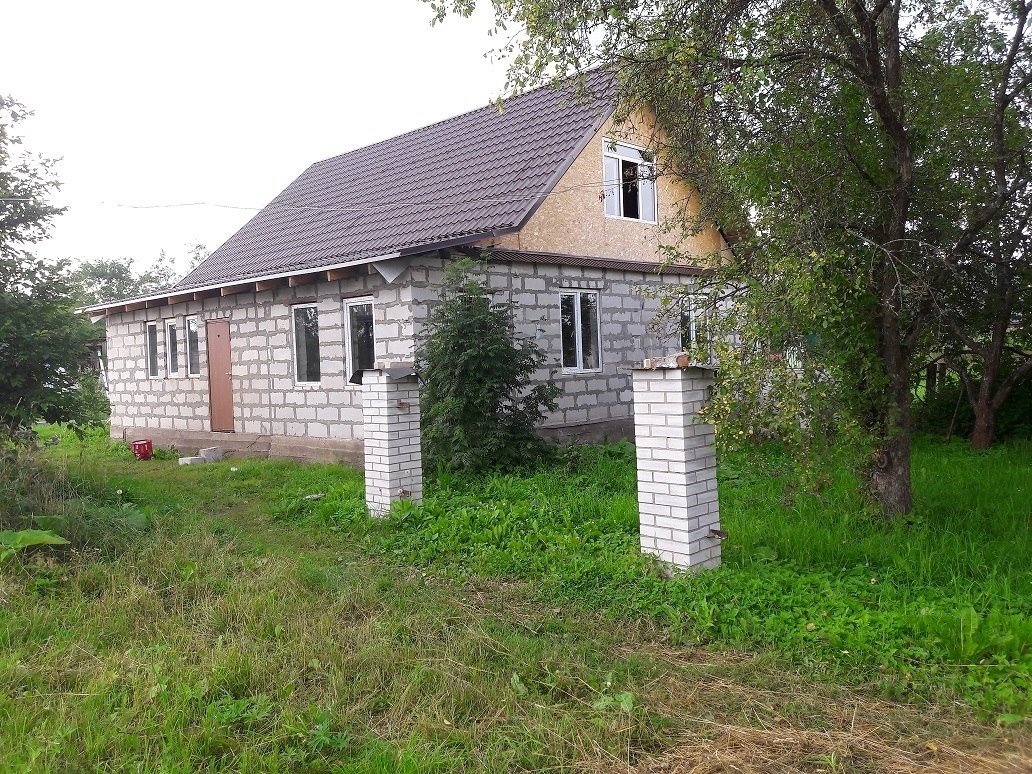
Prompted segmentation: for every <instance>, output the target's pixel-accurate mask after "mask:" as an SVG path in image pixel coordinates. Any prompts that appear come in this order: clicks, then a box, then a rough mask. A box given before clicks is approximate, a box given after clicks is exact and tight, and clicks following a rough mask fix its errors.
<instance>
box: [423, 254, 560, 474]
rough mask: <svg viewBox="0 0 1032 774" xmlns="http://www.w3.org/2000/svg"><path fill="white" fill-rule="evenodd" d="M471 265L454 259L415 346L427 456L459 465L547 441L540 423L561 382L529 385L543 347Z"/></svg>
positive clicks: (499, 463) (496, 459)
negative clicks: (493, 296)
mask: <svg viewBox="0 0 1032 774" xmlns="http://www.w3.org/2000/svg"><path fill="white" fill-rule="evenodd" d="M470 267H471V264H470V263H469V262H460V263H456V264H452V265H451V266H450V267H449V269H448V272H447V275H446V278H445V282H444V285H443V286H442V288H441V301H440V303H439V304H437V306H435V307H434V308H433V309H432V310H431V312H430V316H429V319H428V321H427V326H426V332H425V333H424V334H423V336H422V337H421V338H420V342H419V345H418V347H417V349H416V369H417V371H418V372H419V373H420V375H421V377H422V379H423V390H422V397H421V407H422V413H423V451H424V456H425V458H426V460H427V462H428V464H429V465H430V466H431V467H439V468H446V469H451V470H462V471H477V470H485V469H490V468H503V467H511V466H513V465H521V464H525V463H526V462H527V461H529V460H532V459H534V458H536V457H538V456H540V455H541V453H542V451H543V450H544V449H545V442H544V440H543V439H542V438H541V437H540V436H539V435H538V433H537V429H536V428H537V425H538V423H540V422H541V420H542V419H543V418H544V416H545V411H553V410H555V408H556V401H555V398H556V396H557V395H558V393H559V389H558V387H556V386H555V384H554V383H552V382H551V381H550V380H549V381H545V382H542V383H539V384H536V385H534V386H533V387H531V386H530V380H531V378H532V377H533V375H534V373H535V372H536V371H538V370H539V369H541V368H542V367H543V366H544V364H545V359H546V358H545V353H544V351H543V350H542V349H541V348H540V347H539V346H537V344H536V343H535V342H534V340H533V339H530V338H527V337H524V336H520V335H519V334H517V333H516V329H515V324H514V322H513V313H514V310H515V306H516V305H515V304H514V303H513V302H512V301H501V302H498V301H492V300H491V299H490V298H489V297H488V294H487V293H488V291H487V288H486V286H485V285H484V284H483V283H482V282H480V281H478V280H476V279H474V278H472V277H471V276H470V274H469V271H470Z"/></svg>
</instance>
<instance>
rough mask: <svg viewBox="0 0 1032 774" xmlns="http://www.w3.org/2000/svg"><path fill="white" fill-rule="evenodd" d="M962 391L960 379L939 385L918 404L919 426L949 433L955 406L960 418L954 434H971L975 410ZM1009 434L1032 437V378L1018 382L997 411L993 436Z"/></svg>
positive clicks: (915, 409) (1004, 438) (916, 419)
mask: <svg viewBox="0 0 1032 774" xmlns="http://www.w3.org/2000/svg"><path fill="white" fill-rule="evenodd" d="M963 391H964V387H963V385H961V384H960V382H959V381H955V380H954V381H949V382H947V383H945V384H942V385H940V386H939V389H938V390H937V391H936V392H935V393H934V394H933V395H931V396H929V397H928V398H926V399H925V400H924V401H922V402H919V403H917V404H916V405H915V407H914V422H915V425H916V427H917V428H918V429H919V430H923V431H925V432H928V433H933V434H935V435H946V433H947V432H948V431H949V428H950V422H951V420H952V419H953V412H954V410H956V412H957V422H956V426H955V427H954V428H953V434H954V435H955V436H958V437H960V438H970V437H971V431H972V430H973V429H974V426H975V414H974V412H973V411H972V410H971V402H970V401H969V400H968V398H967V395H966V394H963V395H962V394H961V393H962V392H963ZM958 398H959V399H960V405H959V406H958V405H957V399H958ZM1008 438H1032V381H1026V382H1023V383H1022V384H1019V385H1017V386H1016V387H1015V388H1014V389H1013V390H1012V391H1011V393H1010V395H1008V396H1007V400H1005V401H1004V402H1003V405H1002V406H1000V410H999V411H998V412H997V414H996V426H995V428H994V432H993V440H994V441H1003V440H1006V439H1008Z"/></svg>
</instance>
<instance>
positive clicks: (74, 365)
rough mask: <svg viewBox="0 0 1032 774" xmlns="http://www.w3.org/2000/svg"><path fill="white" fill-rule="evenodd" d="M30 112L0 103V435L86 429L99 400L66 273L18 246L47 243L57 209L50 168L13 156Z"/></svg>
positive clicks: (88, 331) (99, 409)
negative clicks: (67, 424) (55, 426)
mask: <svg viewBox="0 0 1032 774" xmlns="http://www.w3.org/2000/svg"><path fill="white" fill-rule="evenodd" d="M27 115H29V113H28V112H27V111H26V110H25V108H24V107H23V106H22V105H21V104H19V103H17V102H15V101H13V100H12V99H10V98H2V97H0V433H4V434H8V435H9V434H11V433H12V432H13V431H15V430H17V429H19V428H22V427H27V426H30V425H31V424H32V422H34V421H36V420H38V419H44V420H47V421H51V422H64V421H71V422H78V423H89V422H92V421H95V420H96V419H98V418H100V417H101V416H102V415H103V403H104V399H103V396H102V395H100V393H99V392H98V390H97V389H96V384H95V382H91V375H90V374H89V372H88V369H87V368H86V364H87V354H88V344H89V342H90V340H91V339H92V338H93V336H94V333H93V329H92V327H91V326H90V325H89V324H88V323H87V322H86V321H85V320H83V319H81V318H80V317H78V316H77V315H76V314H75V313H74V310H73V308H72V293H71V286H70V285H69V283H68V277H67V274H66V266H65V265H64V264H62V263H54V262H48V261H44V260H41V259H37V258H34V257H33V256H32V255H31V254H30V253H29V252H27V251H26V250H25V245H28V244H32V243H34V242H38V241H39V240H41V239H42V238H43V237H45V236H46V233H47V228H48V226H49V225H50V223H51V221H52V219H53V218H54V216H56V215H57V214H59V213H60V212H61V209H60V208H58V207H55V206H53V205H52V204H50V203H48V202H47V200H46V199H47V196H48V195H49V194H50V193H51V192H53V191H54V190H56V189H57V187H58V183H57V180H56V178H55V177H54V175H53V164H54V162H53V161H52V160H49V159H43V158H39V157H34V156H31V155H29V154H27V153H23V154H19V155H17V156H16V155H15V154H14V152H13V151H14V149H15V146H18V145H20V144H21V138H20V137H18V136H17V135H15V134H13V129H14V127H15V126H16V125H17V124H18V123H19V122H20V121H22V120H23V119H24V118H25V117H26V116H27Z"/></svg>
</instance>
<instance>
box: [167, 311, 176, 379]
mask: <svg viewBox="0 0 1032 774" xmlns="http://www.w3.org/2000/svg"><path fill="white" fill-rule="evenodd" d="M165 359H166V361H167V362H166V363H165V365H166V367H167V369H168V375H169V376H179V324H178V323H177V322H176V321H175V320H169V321H167V322H166V323H165Z"/></svg>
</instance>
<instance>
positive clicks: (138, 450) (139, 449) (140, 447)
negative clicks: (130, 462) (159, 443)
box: [129, 438, 154, 460]
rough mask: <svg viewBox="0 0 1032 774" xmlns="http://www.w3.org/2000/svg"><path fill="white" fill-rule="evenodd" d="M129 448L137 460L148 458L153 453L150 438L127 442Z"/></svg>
mask: <svg viewBox="0 0 1032 774" xmlns="http://www.w3.org/2000/svg"><path fill="white" fill-rule="evenodd" d="M129 448H130V449H132V450H133V456H134V457H136V459H138V460H149V459H150V458H151V457H152V456H153V455H154V444H153V443H151V439H150V438H141V439H140V440H139V441H133V442H132V443H131V444H129Z"/></svg>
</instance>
